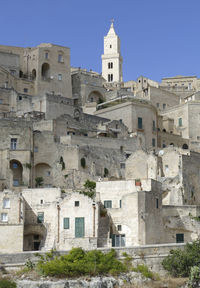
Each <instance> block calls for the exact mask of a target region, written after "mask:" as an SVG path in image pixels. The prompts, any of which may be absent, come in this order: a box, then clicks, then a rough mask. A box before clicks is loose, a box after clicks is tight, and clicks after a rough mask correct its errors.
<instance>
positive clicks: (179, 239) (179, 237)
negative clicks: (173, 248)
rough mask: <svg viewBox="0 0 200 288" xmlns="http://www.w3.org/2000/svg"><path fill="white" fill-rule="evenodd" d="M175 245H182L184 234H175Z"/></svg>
mask: <svg viewBox="0 0 200 288" xmlns="http://www.w3.org/2000/svg"><path fill="white" fill-rule="evenodd" d="M176 243H184V234H183V233H180V234H176Z"/></svg>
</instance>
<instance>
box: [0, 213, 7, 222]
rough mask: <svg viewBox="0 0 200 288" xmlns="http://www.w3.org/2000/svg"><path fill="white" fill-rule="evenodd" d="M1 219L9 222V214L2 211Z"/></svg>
mask: <svg viewBox="0 0 200 288" xmlns="http://www.w3.org/2000/svg"><path fill="white" fill-rule="evenodd" d="M1 221H2V222H8V214H7V213H1Z"/></svg>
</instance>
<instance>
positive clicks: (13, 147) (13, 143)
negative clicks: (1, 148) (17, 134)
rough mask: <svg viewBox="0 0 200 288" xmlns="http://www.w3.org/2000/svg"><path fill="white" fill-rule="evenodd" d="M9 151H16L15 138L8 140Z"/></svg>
mask: <svg viewBox="0 0 200 288" xmlns="http://www.w3.org/2000/svg"><path fill="white" fill-rule="evenodd" d="M10 149H11V150H16V149H17V138H11V140H10Z"/></svg>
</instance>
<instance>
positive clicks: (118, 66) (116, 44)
mask: <svg viewBox="0 0 200 288" xmlns="http://www.w3.org/2000/svg"><path fill="white" fill-rule="evenodd" d="M113 22H114V20H113V19H112V20H111V25H110V29H109V31H108V34H107V35H106V36H105V37H104V54H103V55H102V56H101V59H102V76H103V78H104V79H105V80H106V81H107V82H122V81H123V80H122V57H121V51H120V39H119V37H118V35H117V34H116V33H115V29H114V25H113Z"/></svg>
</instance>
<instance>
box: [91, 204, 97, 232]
mask: <svg viewBox="0 0 200 288" xmlns="http://www.w3.org/2000/svg"><path fill="white" fill-rule="evenodd" d="M92 207H93V237H95V210H96V206H95V202H93V203H92Z"/></svg>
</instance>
